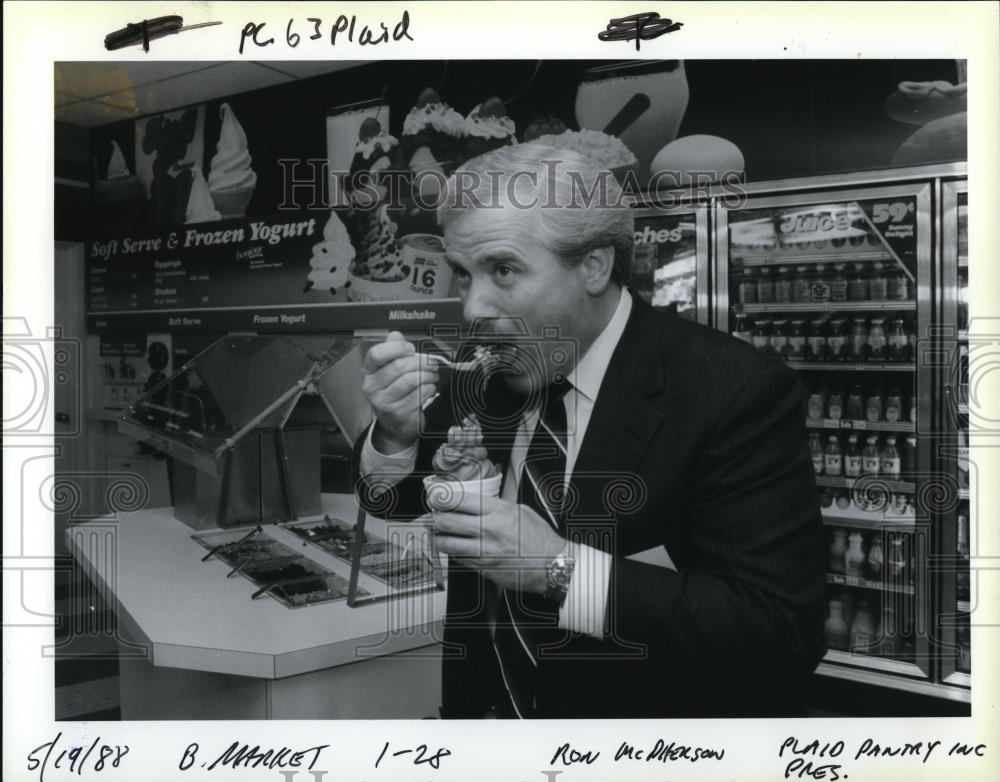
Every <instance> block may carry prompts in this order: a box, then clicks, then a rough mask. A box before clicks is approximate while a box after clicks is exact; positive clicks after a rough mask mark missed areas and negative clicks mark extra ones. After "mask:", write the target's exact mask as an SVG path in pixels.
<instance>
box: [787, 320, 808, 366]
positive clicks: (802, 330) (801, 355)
mask: <svg viewBox="0 0 1000 782" xmlns="http://www.w3.org/2000/svg"><path fill="white" fill-rule="evenodd" d="M805 324H806V322H805V321H804V320H801V319H798V320H793V321H792V333H791V334H789V335H788V360H789V361H804V360H805V357H806V325H805Z"/></svg>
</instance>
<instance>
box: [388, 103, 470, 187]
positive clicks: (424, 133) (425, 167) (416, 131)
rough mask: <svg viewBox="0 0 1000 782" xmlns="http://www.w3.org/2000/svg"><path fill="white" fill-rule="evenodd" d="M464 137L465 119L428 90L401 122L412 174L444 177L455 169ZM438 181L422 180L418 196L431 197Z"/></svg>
mask: <svg viewBox="0 0 1000 782" xmlns="http://www.w3.org/2000/svg"><path fill="white" fill-rule="evenodd" d="M466 134H467V130H466V121H465V117H463V116H462V115H461V114H459V113H458V112H457V111H455V110H454V109H453V108H451V106H449V105H448V104H447V103H445V102H444V101H443V100H442V99H441V96H439V95H438V94H437V93H436V92H435V91H434V90H433V89H431V88H430V87H428V88H427V89H425V90H424V91H423V92H421V93H420V97H418V98H417V104H416V105H415V106H414V107H413V108H412V109H411V110H410V113H409V114H407V115H406V119H405V120H404V121H403V149H404V152H405V154H406V155H407V157H408V163H409V166H410V169H411V170H412V171H413V173H414V174H420V173H422V172H425V171H435V172H437V173H438V174H440V175H441V177H442V178H443V176H444V175H445V174H447V173H450V172H451V171H452V170H453V168H454V161H455V158H456V157H457V156H458V154H459V151H460V146H461V144H462V141H463V139H465V137H466ZM437 179H438V177H424V178H423V179H422V180H421V184H422V185H423V186H422V187H421V193H422V194H424V193H425V190H426V195H434V188H435V187H436V180H437Z"/></svg>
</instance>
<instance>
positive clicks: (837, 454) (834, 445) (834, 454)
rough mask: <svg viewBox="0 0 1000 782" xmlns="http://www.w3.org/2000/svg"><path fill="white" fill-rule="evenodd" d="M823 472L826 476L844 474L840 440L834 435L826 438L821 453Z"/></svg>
mask: <svg viewBox="0 0 1000 782" xmlns="http://www.w3.org/2000/svg"><path fill="white" fill-rule="evenodd" d="M823 470H824V472H825V473H826V474H827V475H832V476H839V475H843V473H844V457H843V454H842V453H841V450H840V439H839V438H838V437H837V435H835V434H831V435H830V436H829V437H828V438H827V446H826V451H825V452H824V453H823Z"/></svg>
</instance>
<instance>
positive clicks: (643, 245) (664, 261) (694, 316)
mask: <svg viewBox="0 0 1000 782" xmlns="http://www.w3.org/2000/svg"><path fill="white" fill-rule="evenodd" d="M709 266H710V262H709V255H708V209H705V208H677V209H666V208H659V207H650V206H640V207H637V208H635V258H634V260H633V265H632V280H631V282H630V283H629V287H630V288H631V289H632V290H633V291H634V292H635V293H636V294H638V295H639V296H641V297H642V298H644V299H645V300H646V301H648V302H649V303H650V304H652V305H653V306H654V307H656V308H657V309H662V310H666V311H671V312H674V313H676V314H677V315H679V316H681V317H683V318H689V319H691V320H694V321H697V322H698V323H704V324H706V325H707V324H708V323H709V317H710V312H709V302H708V300H709V282H708V269H709Z"/></svg>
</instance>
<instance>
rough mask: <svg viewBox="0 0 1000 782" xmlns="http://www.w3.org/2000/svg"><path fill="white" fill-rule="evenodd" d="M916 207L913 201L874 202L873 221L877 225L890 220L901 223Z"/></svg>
mask: <svg viewBox="0 0 1000 782" xmlns="http://www.w3.org/2000/svg"><path fill="white" fill-rule="evenodd" d="M915 209H916V205H915V204H914V203H913V202H912V201H910V202H906V201H893V202H892V203H889V204H885V203H879V204H872V222H873V223H875V224H876V225H878V224H880V223H888V222H893V223H900V222H902V221H903V219H904V218H905V217H906V216H907V215H909V214H913V212H914V211H915Z"/></svg>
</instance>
